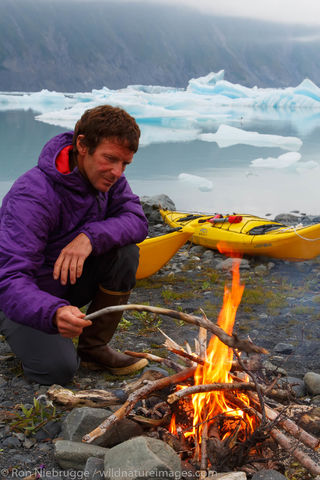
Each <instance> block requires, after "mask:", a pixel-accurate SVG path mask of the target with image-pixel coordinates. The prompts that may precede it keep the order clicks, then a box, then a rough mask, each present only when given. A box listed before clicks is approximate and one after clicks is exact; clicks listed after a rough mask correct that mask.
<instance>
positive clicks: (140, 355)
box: [124, 350, 183, 372]
mask: <svg viewBox="0 0 320 480" xmlns="http://www.w3.org/2000/svg"><path fill="white" fill-rule="evenodd" d="M124 353H125V354H126V355H130V357H137V358H147V359H148V360H150V362H157V363H163V364H164V365H166V366H167V367H169V368H173V369H174V370H175V371H176V372H181V371H182V370H183V366H182V365H178V364H177V363H175V362H174V361H173V360H169V359H168V358H162V357H158V356H157V355H153V354H152V353H145V352H132V351H131V350H125V351H124Z"/></svg>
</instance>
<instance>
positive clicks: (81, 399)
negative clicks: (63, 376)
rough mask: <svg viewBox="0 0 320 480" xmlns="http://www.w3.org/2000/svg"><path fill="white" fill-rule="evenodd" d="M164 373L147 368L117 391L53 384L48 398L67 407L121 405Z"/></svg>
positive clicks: (48, 392)
mask: <svg viewBox="0 0 320 480" xmlns="http://www.w3.org/2000/svg"><path fill="white" fill-rule="evenodd" d="M162 377H163V375H162V374H161V373H160V372H157V371H155V370H147V371H146V372H144V373H143V375H141V377H140V378H138V379H137V380H134V381H132V382H130V383H128V384H127V385H126V386H125V387H124V388H123V389H122V390H120V389H117V393H116V394H115V393H114V392H112V391H111V392H110V391H108V390H97V389H96V390H78V391H73V390H69V389H68V388H65V387H62V386H61V385H51V386H50V387H49V389H48V390H47V395H48V398H49V399H50V400H52V401H54V402H56V403H59V404H61V405H64V406H65V407H70V408H74V407H83V406H87V407H95V408H104V407H108V406H109V405H121V404H122V403H123V402H125V401H126V400H127V398H128V396H129V395H130V393H132V392H135V391H136V390H138V389H139V388H141V386H142V385H144V384H145V382H146V381H155V380H158V379H159V378H162Z"/></svg>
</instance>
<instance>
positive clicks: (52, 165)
mask: <svg viewBox="0 0 320 480" xmlns="http://www.w3.org/2000/svg"><path fill="white" fill-rule="evenodd" d="M72 137H73V132H72V131H71V132H65V133H60V134H59V135H56V136H55V137H53V138H52V139H51V140H49V141H48V142H47V143H46V144H45V146H44V147H43V149H42V151H41V153H40V156H39V160H38V167H39V168H40V170H42V171H43V172H44V173H45V174H46V175H47V176H48V177H50V179H51V181H53V182H55V183H59V184H62V185H64V186H65V187H67V188H70V189H72V190H77V191H79V192H81V191H87V190H88V183H89V182H87V181H86V180H85V179H84V178H83V176H82V175H81V173H80V171H79V169H78V167H75V168H74V169H73V171H72V172H71V173H68V174H67V175H65V174H63V173H61V172H59V171H58V170H57V167H56V158H57V156H58V155H59V153H60V152H61V150H62V149H63V148H65V147H67V146H69V145H72Z"/></svg>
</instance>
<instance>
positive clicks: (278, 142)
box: [199, 125, 302, 151]
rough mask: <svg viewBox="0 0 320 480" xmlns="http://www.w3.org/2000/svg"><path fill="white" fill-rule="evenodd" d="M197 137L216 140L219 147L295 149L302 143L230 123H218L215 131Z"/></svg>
mask: <svg viewBox="0 0 320 480" xmlns="http://www.w3.org/2000/svg"><path fill="white" fill-rule="evenodd" d="M199 139H200V140H204V141H205V142H216V143H217V144H218V145H219V147H220V148H224V147H230V146H232V145H237V144H246V145H252V146H255V147H279V148H282V149H284V150H294V151H296V150H299V149H300V147H301V145H302V141H301V140H300V139H299V138H296V137H283V136H281V135H267V134H263V133H258V132H250V131H249V132H248V131H246V130H243V129H241V128H236V127H231V126H230V125H220V126H219V128H218V130H217V132H216V133H203V134H200V135H199Z"/></svg>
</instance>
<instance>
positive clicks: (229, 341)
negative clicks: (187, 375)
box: [85, 304, 269, 354]
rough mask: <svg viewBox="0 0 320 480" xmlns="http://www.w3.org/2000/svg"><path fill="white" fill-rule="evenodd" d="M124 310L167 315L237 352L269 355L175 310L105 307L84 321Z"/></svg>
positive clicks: (136, 306) (210, 323) (209, 323)
mask: <svg viewBox="0 0 320 480" xmlns="http://www.w3.org/2000/svg"><path fill="white" fill-rule="evenodd" d="M124 310H137V311H139V312H144V311H145V312H151V313H157V314H160V315H161V314H162V315H167V316H168V317H171V318H176V319H178V320H183V321H185V322H187V323H191V324H192V325H197V326H198V327H203V328H206V329H207V330H209V331H210V332H212V333H213V334H214V335H216V336H217V337H218V338H219V340H221V342H222V343H224V344H225V345H227V346H228V347H230V348H236V349H237V350H240V351H243V352H246V353H264V354H266V353H269V352H268V351H267V350H266V349H265V348H263V347H258V346H257V345H254V344H253V343H252V342H251V341H250V340H244V339H240V338H238V337H237V335H235V334H233V335H232V336H231V335H228V334H227V333H226V332H225V331H224V330H223V329H222V328H220V327H219V326H218V325H215V324H214V323H212V322H210V321H209V320H208V319H206V318H204V317H202V318H201V317H196V316H194V315H190V314H188V313H183V312H177V311H175V310H170V309H167V308H160V307H153V306H151V305H135V304H132V305H117V306H113V307H106V308H102V309H101V310H98V311H96V312H94V313H90V315H87V316H86V317H85V319H86V320H92V319H93V318H96V317H99V316H100V315H104V314H106V313H113V312H122V311H124Z"/></svg>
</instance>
